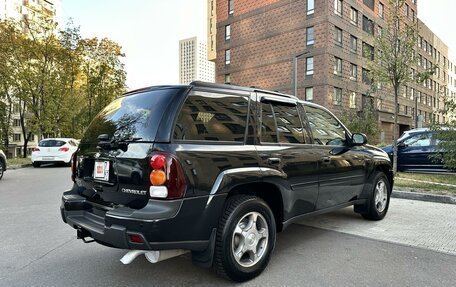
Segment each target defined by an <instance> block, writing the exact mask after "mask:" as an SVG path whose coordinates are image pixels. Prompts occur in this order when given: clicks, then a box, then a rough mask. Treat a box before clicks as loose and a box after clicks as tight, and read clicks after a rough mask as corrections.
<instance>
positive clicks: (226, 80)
mask: <svg viewBox="0 0 456 287" xmlns="http://www.w3.org/2000/svg"><path fill="white" fill-rule="evenodd" d="M225 84H231V74H225Z"/></svg>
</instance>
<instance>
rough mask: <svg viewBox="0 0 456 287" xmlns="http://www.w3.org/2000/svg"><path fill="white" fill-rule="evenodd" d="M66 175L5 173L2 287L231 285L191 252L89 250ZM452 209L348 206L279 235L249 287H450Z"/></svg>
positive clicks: (454, 256) (455, 269)
mask: <svg viewBox="0 0 456 287" xmlns="http://www.w3.org/2000/svg"><path fill="white" fill-rule="evenodd" d="M70 186H71V181H70V171H69V168H64V167H42V168H39V169H33V168H24V169H18V170H11V171H7V173H6V174H5V177H4V178H3V180H2V181H1V182H0V203H1V208H0V215H1V216H0V226H1V227H0V228H1V229H0V230H1V232H0V238H1V245H0V255H1V256H0V286H127V285H128V286H214V285H223V286H225V285H227V286H228V285H233V283H232V282H229V281H226V280H224V279H221V278H219V277H217V276H216V275H215V274H214V273H213V272H212V271H211V270H209V269H203V268H199V267H195V266H193V265H192V263H191V258H190V255H189V254H186V255H183V256H180V257H177V258H174V259H170V260H166V261H163V262H160V263H157V264H155V265H153V264H150V263H148V262H147V261H146V260H145V259H144V258H143V257H140V258H138V259H137V260H136V261H134V262H133V263H132V264H130V265H123V264H121V263H120V261H119V259H120V258H121V257H122V256H123V255H124V253H125V251H123V250H116V249H111V248H107V247H104V246H101V245H98V244H96V243H92V244H84V243H83V242H82V241H80V240H77V239H76V232H75V231H74V230H72V229H71V228H70V227H69V226H67V225H66V224H64V223H63V222H62V220H61V218H60V214H59V205H60V197H61V193H62V191H63V190H65V189H66V188H69V187H70ZM455 224H456V205H449V204H438V203H428V202H420V201H409V200H401V199H392V202H391V206H390V211H389V214H388V215H387V217H386V218H385V220H383V221H380V222H369V221H365V220H363V219H362V218H361V217H360V216H358V215H356V214H354V213H352V211H351V209H350V208H347V209H343V210H340V211H336V212H334V213H331V214H327V215H322V216H317V217H314V218H310V219H307V220H304V221H301V222H300V224H294V225H292V226H290V227H289V228H288V229H287V230H285V231H284V232H282V233H280V234H279V236H278V238H277V246H276V249H275V251H274V254H273V258H272V260H271V263H270V264H269V266H268V268H267V269H266V270H265V272H264V273H263V274H262V275H261V276H259V277H258V278H256V279H254V280H252V281H250V282H247V283H245V284H243V285H245V286H452V285H454V278H455V276H456V239H455V238H456V226H455Z"/></svg>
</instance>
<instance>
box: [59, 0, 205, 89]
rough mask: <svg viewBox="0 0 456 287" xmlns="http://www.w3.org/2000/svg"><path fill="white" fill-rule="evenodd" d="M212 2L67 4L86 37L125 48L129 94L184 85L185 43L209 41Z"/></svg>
mask: <svg viewBox="0 0 456 287" xmlns="http://www.w3.org/2000/svg"><path fill="white" fill-rule="evenodd" d="M206 11H207V7H206V0H62V6H61V14H62V15H61V16H60V18H61V20H63V21H64V22H66V21H67V20H68V19H69V18H72V20H73V22H74V24H75V25H77V26H80V28H81V34H82V36H83V37H95V36H96V37H99V38H104V37H107V38H109V39H111V40H114V41H116V42H117V43H119V44H120V45H121V46H122V47H123V52H124V53H125V54H126V57H125V59H124V60H123V62H124V63H125V69H126V71H127V86H128V88H129V90H132V89H137V88H143V87H146V86H151V85H161V84H178V83H179V40H182V39H186V38H190V37H194V36H198V37H202V38H203V40H204V41H205V40H206V31H207V28H206V18H207V13H206Z"/></svg>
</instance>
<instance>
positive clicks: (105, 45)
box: [80, 38, 126, 127]
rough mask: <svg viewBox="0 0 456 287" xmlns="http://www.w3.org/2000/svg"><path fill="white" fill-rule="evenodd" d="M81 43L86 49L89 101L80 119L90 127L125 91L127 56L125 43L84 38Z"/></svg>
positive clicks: (84, 72)
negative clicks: (94, 118)
mask: <svg viewBox="0 0 456 287" xmlns="http://www.w3.org/2000/svg"><path fill="white" fill-rule="evenodd" d="M80 45H81V50H82V51H83V52H82V57H83V63H82V67H81V68H82V81H83V83H82V91H83V95H84V98H85V103H86V104H85V109H84V110H82V111H81V115H80V119H81V120H83V122H82V124H83V125H84V126H85V127H87V126H88V125H89V124H90V121H91V120H92V118H93V117H94V116H95V115H96V114H98V112H100V111H101V110H102V109H103V108H104V107H105V106H107V105H108V104H109V103H110V102H111V101H112V100H113V99H115V98H116V97H117V96H119V95H121V94H122V93H124V92H125V90H126V86H125V80H126V73H125V70H124V64H123V63H122V62H121V61H120V59H121V58H122V57H125V55H124V54H123V53H122V48H121V46H119V45H118V44H117V43H115V42H113V41H111V40H109V39H107V38H103V39H101V40H99V39H98V38H91V39H84V40H82V41H81V43H80Z"/></svg>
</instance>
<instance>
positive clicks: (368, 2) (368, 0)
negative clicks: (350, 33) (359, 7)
mask: <svg viewBox="0 0 456 287" xmlns="http://www.w3.org/2000/svg"><path fill="white" fill-rule="evenodd" d="M374 2H375V1H374V0H363V3H364V5H366V6H367V7H369V8H370V9H371V10H372V11H374Z"/></svg>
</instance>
